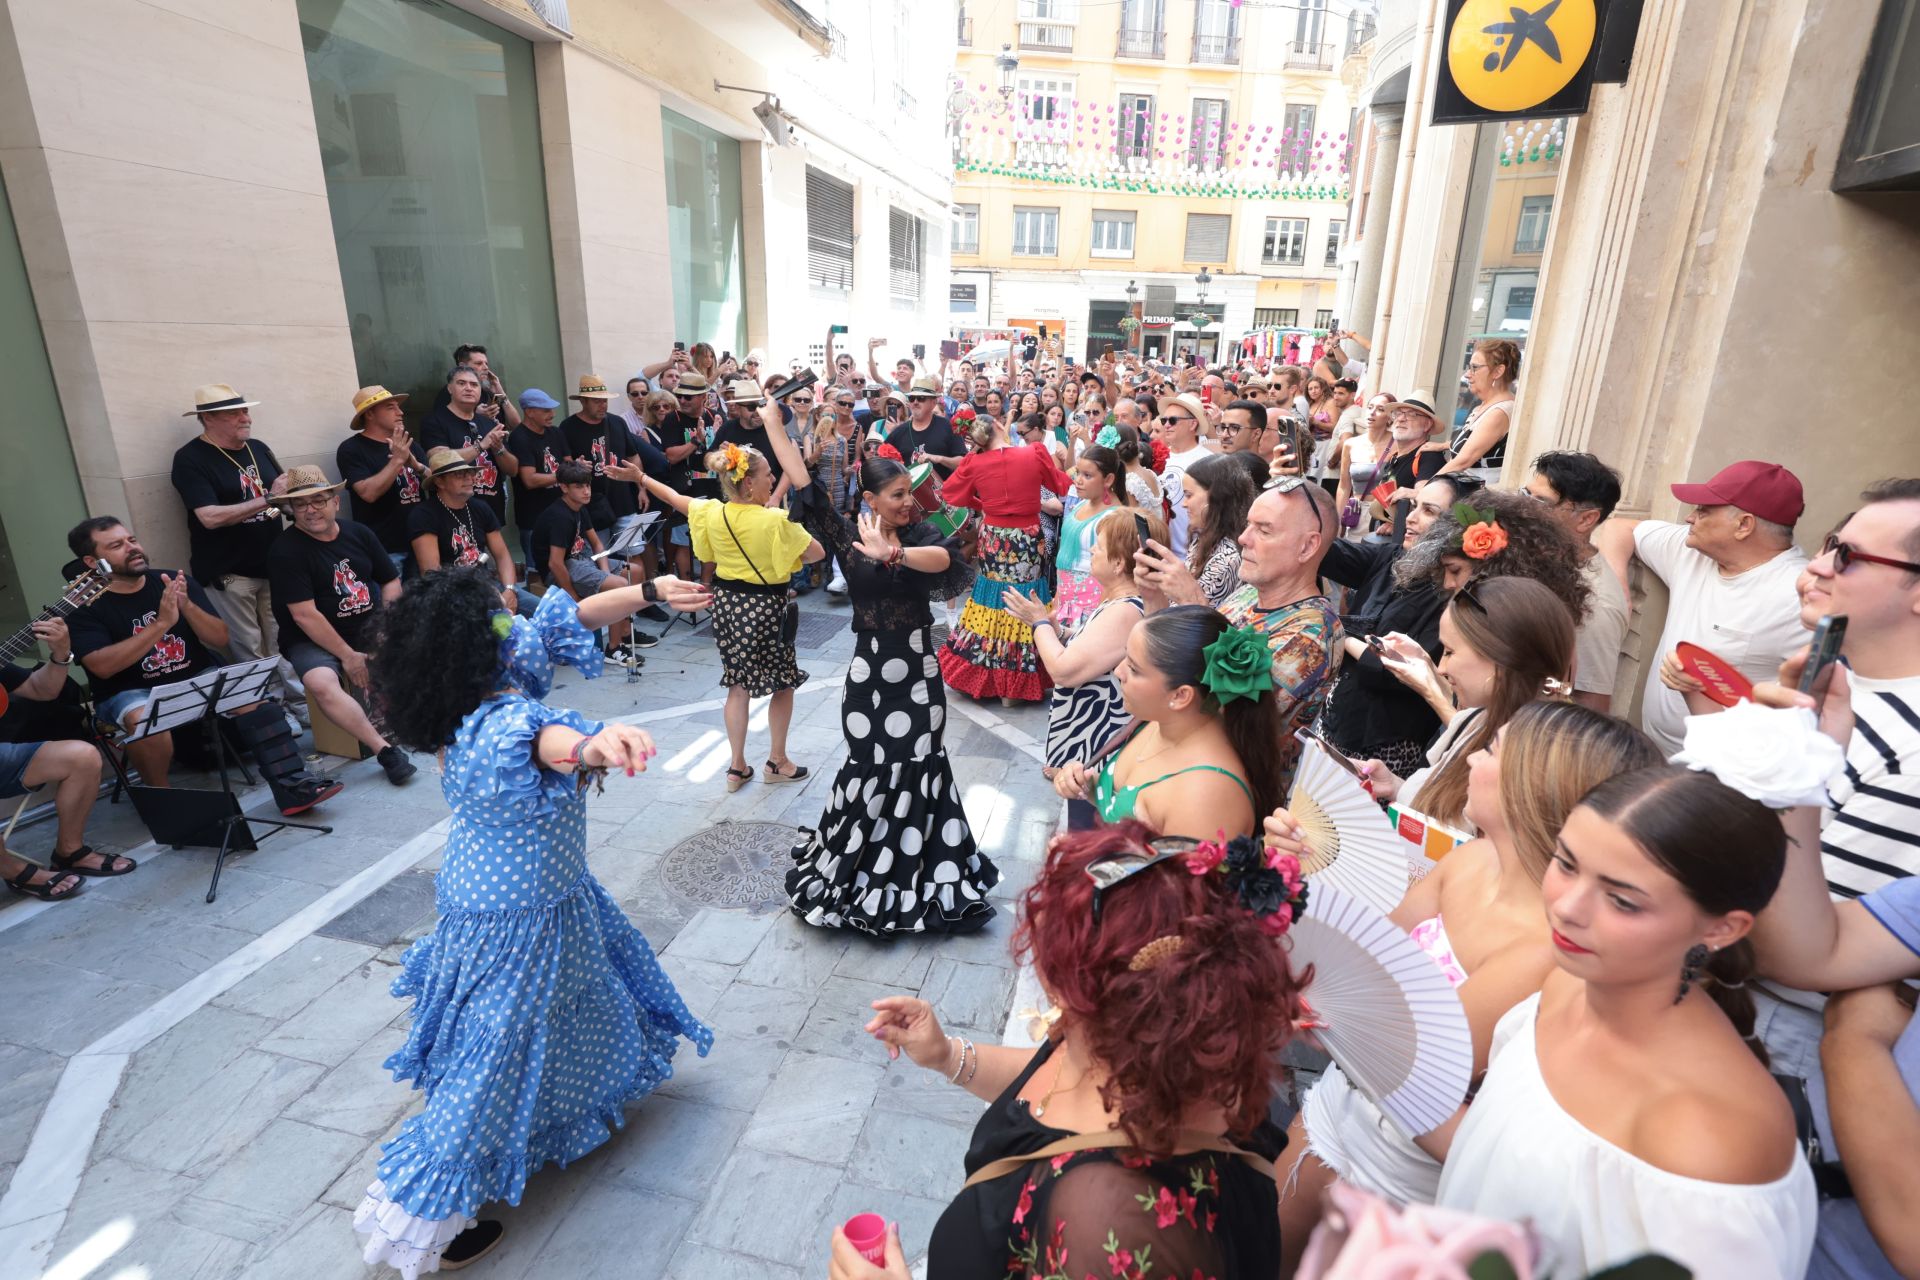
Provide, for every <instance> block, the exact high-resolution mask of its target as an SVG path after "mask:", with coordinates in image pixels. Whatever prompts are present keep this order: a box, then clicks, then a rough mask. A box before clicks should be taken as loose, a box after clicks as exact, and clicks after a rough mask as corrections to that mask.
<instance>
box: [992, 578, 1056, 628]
mask: <svg viewBox="0 0 1920 1280" xmlns="http://www.w3.org/2000/svg"><path fill="white" fill-rule="evenodd" d="M1000 604H1001V606H1002V607H1003V608H1005V609H1006V611H1007V612H1008V613H1010V614H1012V615H1013V616H1014V617H1016V618H1018V619H1020V621H1022V622H1024V623H1026V624H1027V625H1028V626H1032V625H1033V624H1034V623H1036V622H1038V621H1040V619H1042V618H1044V617H1046V616H1047V606H1046V605H1044V604H1042V603H1041V602H1040V599H1039V597H1037V596H1030V595H1027V594H1025V593H1024V592H1022V591H1020V590H1018V589H1016V588H1014V587H1008V588H1007V589H1006V590H1005V591H1004V592H1002V593H1001V596H1000Z"/></svg>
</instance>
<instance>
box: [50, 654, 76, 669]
mask: <svg viewBox="0 0 1920 1280" xmlns="http://www.w3.org/2000/svg"><path fill="white" fill-rule="evenodd" d="M47 661H48V662H51V663H52V664H53V665H54V666H56V667H70V666H72V665H73V655H72V654H68V655H67V656H66V657H64V658H56V657H54V656H53V655H52V654H48V655H47Z"/></svg>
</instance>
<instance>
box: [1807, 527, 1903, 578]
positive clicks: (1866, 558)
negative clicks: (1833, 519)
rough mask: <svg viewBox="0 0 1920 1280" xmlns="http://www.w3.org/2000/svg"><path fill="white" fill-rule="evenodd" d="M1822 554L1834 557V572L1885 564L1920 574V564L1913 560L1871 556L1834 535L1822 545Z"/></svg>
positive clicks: (1829, 536) (1830, 535)
mask: <svg viewBox="0 0 1920 1280" xmlns="http://www.w3.org/2000/svg"><path fill="white" fill-rule="evenodd" d="M1820 554H1821V555H1823V556H1825V555H1831V556H1832V557H1833V571H1834V572H1835V573H1845V572H1846V571H1847V566H1848V565H1851V564H1854V563H1856V562H1858V563H1860V564H1884V565H1886V566H1887V567H1889V568H1892V569H1905V570H1906V571H1907V572H1908V573H1920V564H1915V563H1914V562H1913V561H1911V560H1895V559H1893V558H1892V557H1891V556H1871V555H1868V554H1867V553H1866V552H1864V551H1861V550H1859V549H1857V548H1856V547H1855V546H1854V545H1853V544H1852V543H1851V542H1842V541H1840V539H1839V538H1838V537H1837V536H1835V535H1834V534H1831V533H1830V534H1828V535H1827V540H1826V541H1825V542H1823V543H1821V544H1820Z"/></svg>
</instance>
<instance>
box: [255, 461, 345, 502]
mask: <svg viewBox="0 0 1920 1280" xmlns="http://www.w3.org/2000/svg"><path fill="white" fill-rule="evenodd" d="M346 487H347V482H346V481H344V480H342V481H340V482H339V483H337V484H336V483H331V482H329V481H328V479H327V473H326V472H324V471H322V470H321V469H320V468H318V467H316V466H313V465H311V464H310V463H303V464H302V465H300V466H297V467H294V468H293V469H291V470H290V471H288V472H287V491H286V492H285V493H272V494H268V495H267V501H268V502H269V503H270V504H272V505H273V506H276V507H285V506H291V505H292V504H293V500H294V499H295V498H314V497H318V496H319V495H321V494H323V493H337V492H338V491H340V490H341V489H344V488H346Z"/></svg>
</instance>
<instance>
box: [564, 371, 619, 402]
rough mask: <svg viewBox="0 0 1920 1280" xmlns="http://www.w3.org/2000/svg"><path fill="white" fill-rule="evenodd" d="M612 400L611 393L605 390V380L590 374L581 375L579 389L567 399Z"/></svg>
mask: <svg viewBox="0 0 1920 1280" xmlns="http://www.w3.org/2000/svg"><path fill="white" fill-rule="evenodd" d="M612 398H613V393H612V392H611V391H608V390H607V383H606V380H605V379H604V378H601V377H599V376H598V375H596V374H591V373H583V374H581V375H580V389H579V390H578V391H576V392H574V393H573V394H572V395H570V396H568V397H567V399H569V400H611V399H612Z"/></svg>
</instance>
